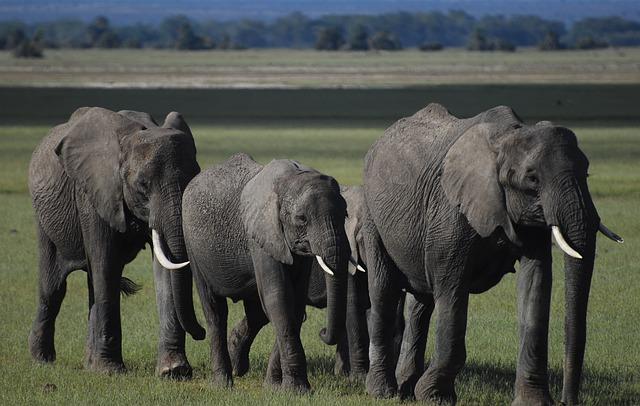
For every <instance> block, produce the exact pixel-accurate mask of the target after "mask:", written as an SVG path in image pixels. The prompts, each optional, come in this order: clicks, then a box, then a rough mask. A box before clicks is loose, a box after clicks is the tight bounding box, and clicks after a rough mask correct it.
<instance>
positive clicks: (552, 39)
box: [538, 31, 564, 51]
mask: <svg viewBox="0 0 640 406" xmlns="http://www.w3.org/2000/svg"><path fill="white" fill-rule="evenodd" d="M538 49H539V50H541V51H558V50H560V49H564V46H563V45H562V44H561V43H560V40H559V38H558V34H557V33H555V32H554V31H547V33H546V34H545V35H544V38H542V41H540V42H539V43H538Z"/></svg>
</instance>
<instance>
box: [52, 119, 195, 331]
mask: <svg viewBox="0 0 640 406" xmlns="http://www.w3.org/2000/svg"><path fill="white" fill-rule="evenodd" d="M55 152H56V154H57V155H58V156H59V159H60V161H61V163H62V165H63V167H64V169H65V172H66V173H67V175H68V176H69V177H70V178H71V179H73V180H74V181H75V183H76V185H77V187H79V188H80V189H81V190H82V191H83V192H84V193H85V194H86V196H87V197H88V199H89V201H90V203H91V205H92V206H93V208H94V209H95V211H96V212H97V213H98V215H99V216H100V217H101V218H102V219H103V220H104V221H105V223H107V224H108V225H109V226H110V227H111V228H113V229H115V230H117V232H120V233H125V232H127V231H129V229H133V230H134V231H136V230H135V229H136V228H139V224H140V223H143V224H145V225H148V228H150V229H151V234H152V240H153V244H152V245H153V252H154V255H155V257H156V258H157V259H158V261H159V262H160V263H161V265H163V266H164V267H165V268H168V269H178V268H182V267H185V266H186V265H188V262H187V256H186V249H185V244H184V238H183V235H182V217H181V213H182V192H183V191H184V189H185V187H186V186H187V184H188V183H189V181H190V180H191V179H192V178H193V177H194V176H195V175H196V174H198V172H199V171H200V167H199V166H198V163H197V161H196V148H195V143H194V141H193V136H192V135H191V131H190V130H189V127H188V126H187V124H186V122H185V121H184V119H183V118H182V116H181V115H180V114H179V113H175V112H172V113H169V115H168V116H167V119H166V121H165V124H164V126H163V127H159V126H158V125H157V124H156V123H155V121H154V120H153V118H152V117H151V116H150V115H148V114H146V113H140V112H134V111H121V112H119V113H115V112H113V111H110V110H106V109H103V108H98V107H93V108H82V109H79V110H77V111H76V112H75V113H74V114H73V115H72V117H71V119H70V128H69V131H68V133H67V134H66V135H65V137H64V138H62V140H61V141H60V143H59V144H58V145H57V147H56V149H55ZM142 231H143V232H145V231H144V229H143V230H142ZM170 258H171V259H170ZM171 283H172V290H173V294H174V298H179V299H178V300H177V303H176V306H177V307H184V308H185V309H186V311H178V312H177V313H178V314H179V315H186V316H184V317H182V318H180V322H181V324H182V326H183V327H184V328H185V330H186V331H188V332H189V333H190V334H191V335H192V336H193V337H194V338H196V339H202V338H204V329H203V328H202V327H201V326H200V325H199V324H198V322H197V320H196V318H195V312H194V310H193V303H192V299H191V297H192V295H191V283H192V282H191V272H190V270H189V268H184V269H181V270H180V271H176V272H173V273H172V278H171ZM183 292H188V294H186V293H183Z"/></svg>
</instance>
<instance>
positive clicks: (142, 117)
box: [118, 110, 158, 128]
mask: <svg viewBox="0 0 640 406" xmlns="http://www.w3.org/2000/svg"><path fill="white" fill-rule="evenodd" d="M118 114H121V115H123V116H125V117H127V118H128V119H130V120H133V121H137V122H138V123H140V124H142V125H143V126H145V127H146V128H153V127H157V126H158V123H156V120H154V119H153V116H151V114H149V113H144V112H141V111H134V110H120V111H119V112H118Z"/></svg>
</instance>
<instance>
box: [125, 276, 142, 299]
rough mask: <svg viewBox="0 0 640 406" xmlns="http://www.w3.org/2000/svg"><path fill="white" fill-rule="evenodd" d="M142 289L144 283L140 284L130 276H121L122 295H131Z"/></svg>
mask: <svg viewBox="0 0 640 406" xmlns="http://www.w3.org/2000/svg"><path fill="white" fill-rule="evenodd" d="M140 289H142V285H138V284H137V283H135V282H134V281H132V280H131V279H129V278H125V277H124V276H123V277H121V278H120V293H122V296H125V297H126V296H131V295H135V294H136V293H138V292H139V291H140Z"/></svg>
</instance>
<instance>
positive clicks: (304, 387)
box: [280, 377, 311, 395]
mask: <svg viewBox="0 0 640 406" xmlns="http://www.w3.org/2000/svg"><path fill="white" fill-rule="evenodd" d="M280 388H281V389H283V390H286V391H290V392H295V393H298V394H301V395H303V394H305V393H309V392H311V384H309V380H308V379H307V378H306V377H298V378H294V377H287V378H284V379H283V380H282V384H281V386H280Z"/></svg>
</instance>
